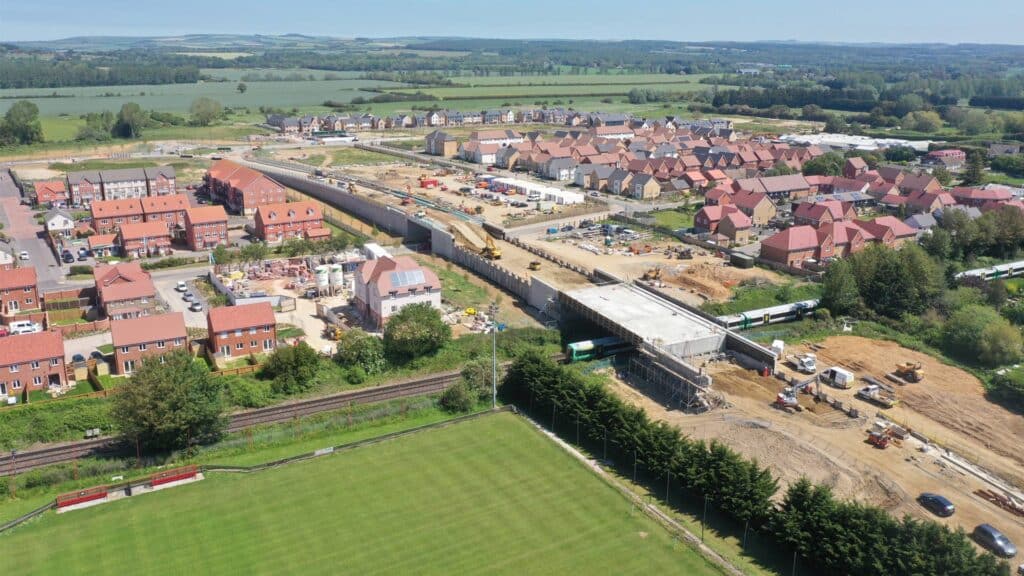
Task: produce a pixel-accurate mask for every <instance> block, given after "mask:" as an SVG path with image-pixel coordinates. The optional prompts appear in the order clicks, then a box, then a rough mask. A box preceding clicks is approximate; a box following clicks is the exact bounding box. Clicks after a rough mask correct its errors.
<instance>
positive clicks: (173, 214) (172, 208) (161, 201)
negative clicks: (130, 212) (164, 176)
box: [139, 194, 189, 236]
mask: <svg viewBox="0 0 1024 576" xmlns="http://www.w3.org/2000/svg"><path fill="white" fill-rule="evenodd" d="M139 202H140V204H142V216H143V219H144V220H145V221H146V222H163V223H164V225H165V226H167V230H168V231H169V232H170V233H171V235H172V236H176V231H178V230H182V229H184V228H185V211H186V210H188V207H189V203H188V196H186V195H184V194H171V195H169V196H153V197H150V198H143V199H142V200H140V201H139Z"/></svg>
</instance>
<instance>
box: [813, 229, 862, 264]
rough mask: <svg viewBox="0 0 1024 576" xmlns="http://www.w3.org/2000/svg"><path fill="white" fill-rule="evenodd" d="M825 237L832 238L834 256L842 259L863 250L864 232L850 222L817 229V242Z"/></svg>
mask: <svg viewBox="0 0 1024 576" xmlns="http://www.w3.org/2000/svg"><path fill="white" fill-rule="evenodd" d="M826 236H831V237H832V244H833V246H834V247H835V248H834V255H835V256H837V257H839V258H844V257H846V256H849V255H850V254H856V253H857V252H860V251H861V250H863V249H864V242H865V240H864V232H863V231H862V230H861V229H860V228H858V227H857V225H856V224H853V223H852V222H832V223H830V224H823V225H821V226H820V227H818V239H819V241H820V240H821V239H822V238H825V237H826Z"/></svg>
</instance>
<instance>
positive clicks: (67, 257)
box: [60, 252, 75, 264]
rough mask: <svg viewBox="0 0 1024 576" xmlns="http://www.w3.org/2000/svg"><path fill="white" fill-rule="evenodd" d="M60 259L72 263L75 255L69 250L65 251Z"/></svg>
mask: <svg viewBox="0 0 1024 576" xmlns="http://www.w3.org/2000/svg"><path fill="white" fill-rule="evenodd" d="M60 259H61V260H63V261H64V263H65V264H73V263H74V262H75V257H74V256H72V255H71V252H65V253H64V255H63V256H61V257H60Z"/></svg>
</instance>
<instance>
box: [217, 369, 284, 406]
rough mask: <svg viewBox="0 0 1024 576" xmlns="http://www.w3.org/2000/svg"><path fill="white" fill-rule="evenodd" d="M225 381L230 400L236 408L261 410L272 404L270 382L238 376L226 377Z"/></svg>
mask: <svg viewBox="0 0 1024 576" xmlns="http://www.w3.org/2000/svg"><path fill="white" fill-rule="evenodd" d="M224 381H225V382H224V383H225V385H226V386H227V391H228V399H229V400H230V402H231V403H232V404H234V405H235V406H241V407H243V408H261V407H263V406H266V405H267V404H270V400H271V398H272V395H271V393H270V383H269V382H266V381H264V380H256V379H253V378H241V377H238V376H228V377H225V378H224Z"/></svg>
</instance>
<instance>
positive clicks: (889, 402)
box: [856, 384, 899, 408]
mask: <svg viewBox="0 0 1024 576" xmlns="http://www.w3.org/2000/svg"><path fill="white" fill-rule="evenodd" d="M856 396H857V398H860V399H861V400H865V401H867V402H871V403H872V404H877V405H878V406H881V407H882V408H892V407H893V406H895V405H896V404H898V403H899V400H898V399H897V398H896V394H895V393H893V391H892V390H886V389H885V388H884V387H882V386H879V385H877V384H869V385H867V386H865V387H863V388H861V389H860V390H857V394H856Z"/></svg>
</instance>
